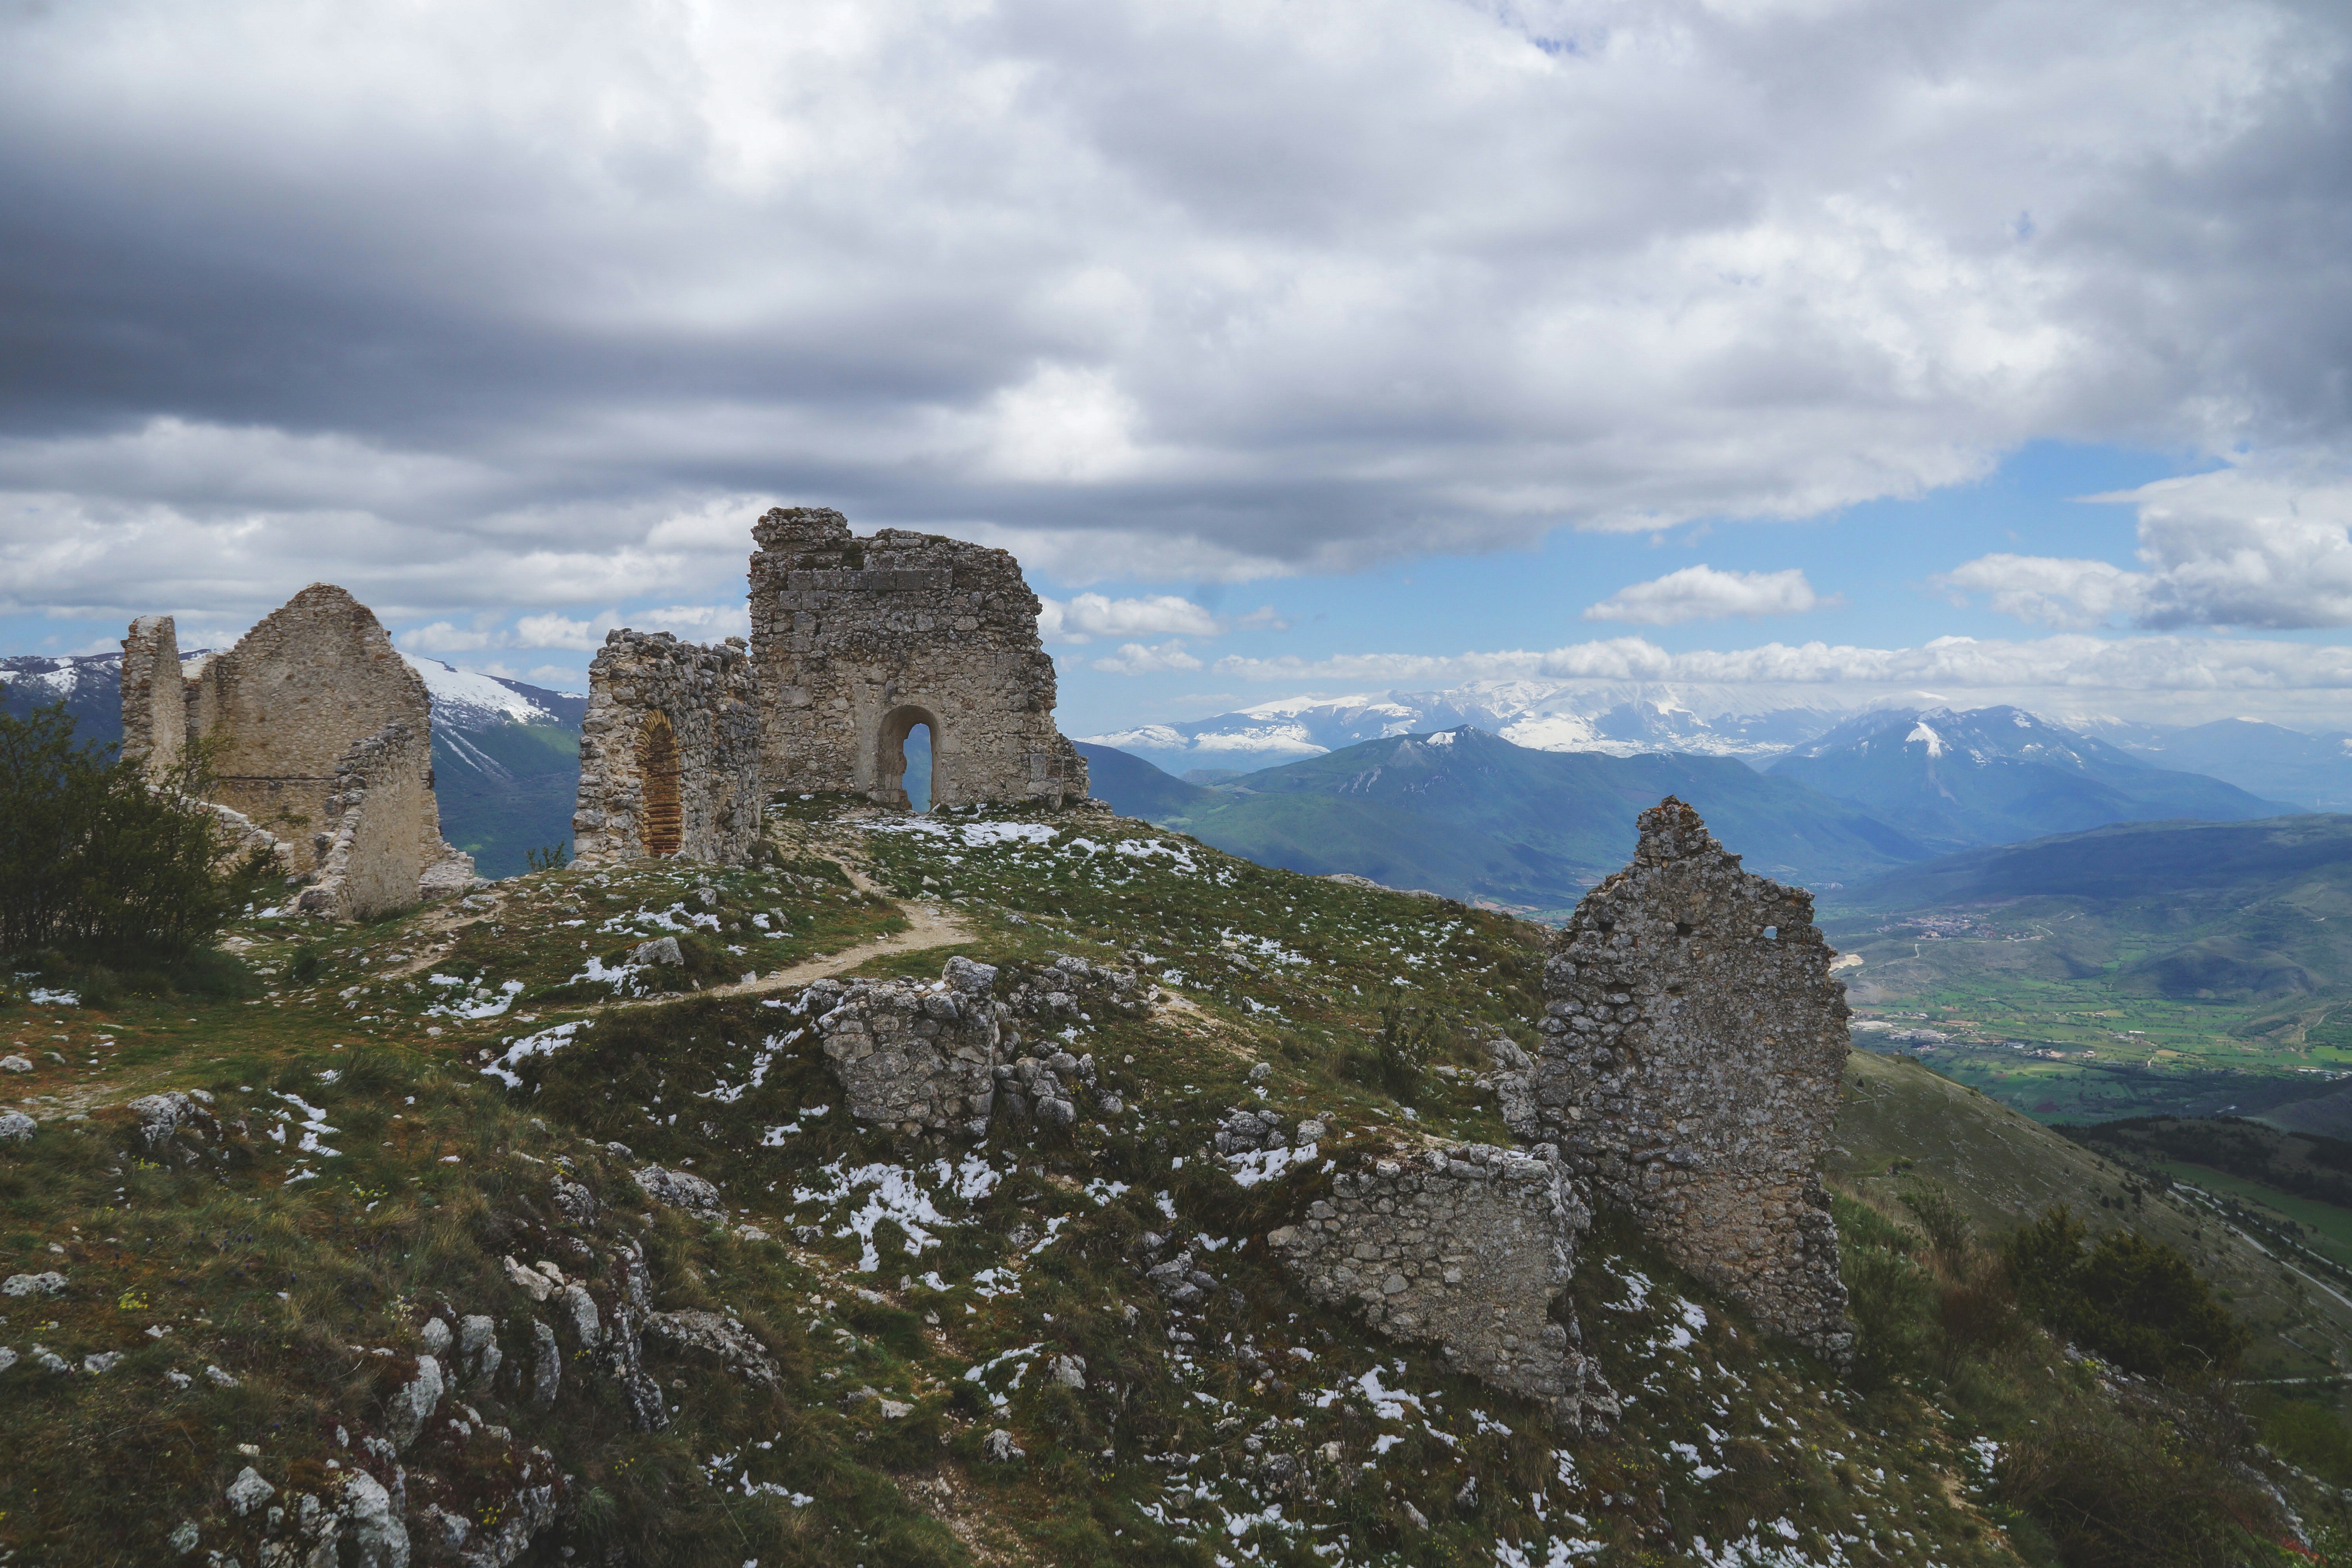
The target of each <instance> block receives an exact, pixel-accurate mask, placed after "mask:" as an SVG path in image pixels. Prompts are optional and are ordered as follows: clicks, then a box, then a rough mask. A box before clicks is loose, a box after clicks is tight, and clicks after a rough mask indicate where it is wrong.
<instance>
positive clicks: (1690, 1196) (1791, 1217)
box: [1503, 796, 1853, 1357]
mask: <svg viewBox="0 0 2352 1568" xmlns="http://www.w3.org/2000/svg"><path fill="white" fill-rule="evenodd" d="M1831 957H1832V953H1831V952H1830V949H1829V948H1828V946H1827V945H1826V944H1825V943H1824V942H1822V934H1821V932H1820V931H1818V930H1817V929H1815V927H1814V925H1813V910H1812V897H1811V894H1809V893H1806V892H1804V891H1803V890H1801V889H1795V888H1785V887H1782V886H1781V885H1780V884H1779V883H1777V882H1773V881H1769V880H1768V879H1764V878H1762V877H1758V876H1753V875H1750V874H1749V873H1748V872H1746V871H1743V870H1741V869H1740V866H1739V857H1738V856H1737V855H1731V854H1727V853H1726V852H1725V850H1724V848H1723V846H1721V845H1720V844H1718V843H1717V842H1716V841H1715V839H1714V838H1713V837H1711V836H1710V835H1709V834H1708V833H1707V831H1706V824H1705V823H1703V822H1701V821H1700V820H1699V816H1698V814H1697V813H1696V812H1695V811H1693V810H1692V809H1691V808H1690V807H1689V806H1687V805H1684V804H1683V803H1682V802H1680V801H1678V800H1675V799H1674V798H1673V797H1672V796H1669V797H1667V798H1666V799H1665V800H1664V801H1662V802H1660V803H1659V804H1658V805H1655V806H1654V807H1652V808H1651V809H1650V810H1648V811H1645V812H1643V814H1642V816H1641V842H1640V845H1639V847H1637V848H1636V849H1635V851H1634V854H1633V862H1632V863H1631V864H1630V865H1628V866H1627V867H1626V868H1625V869H1624V870H1622V871H1620V872H1618V873H1617V874H1616V875H1614V876H1612V877H1611V878H1610V879H1608V880H1607V881H1605V882H1603V883H1601V885H1600V886H1599V887H1598V888H1595V889H1593V890H1592V891H1591V893H1590V894H1589V895H1587V896H1586V898H1585V900H1584V901H1583V902H1582V903H1580V905H1578V906H1577V910H1576V913H1575V915H1574V916H1573V917H1572V918H1571V919H1570V921H1569V923H1568V925H1567V927H1566V928H1565V929H1564V930H1562V931H1561V932H1560V933H1559V936H1558V937H1557V938H1556V939H1555V941H1554V942H1553V946H1552V952H1551V954H1550V956H1549V959H1548V961H1547V962H1546V963H1545V967H1544V994H1545V997H1546V1004H1547V1005H1546V1008H1545V1017H1544V1020H1543V1024H1542V1030H1543V1045H1542V1048H1541V1050H1540V1052H1539V1053H1538V1056H1537V1058H1536V1060H1535V1063H1534V1066H1533V1070H1532V1071H1531V1072H1530V1073H1528V1075H1526V1081H1525V1082H1524V1083H1523V1084H1516V1085H1513V1086H1511V1088H1512V1090H1513V1091H1512V1092H1510V1093H1507V1094H1505V1095H1504V1096H1503V1099H1504V1101H1505V1104H1506V1106H1507V1108H1508V1109H1509V1113H1510V1119H1511V1121H1512V1122H1513V1127H1512V1131H1514V1132H1515V1133H1517V1135H1518V1136H1520V1137H1522V1138H1526V1139H1529V1140H1544V1141H1557V1142H1558V1143H1559V1147H1560V1149H1561V1150H1562V1151H1563V1152H1565V1153H1566V1155H1567V1156H1568V1158H1569V1161H1570V1164H1571V1165H1572V1166H1573V1168H1574V1169H1575V1170H1576V1171H1577V1172H1578V1173H1580V1174H1582V1175H1585V1176H1587V1177H1588V1178H1590V1179H1591V1181H1592V1182H1593V1184H1594V1185H1595V1187H1596V1189H1597V1191H1598V1193H1599V1194H1600V1195H1601V1196H1603V1197H1605V1198H1607V1199H1609V1200H1611V1201H1612V1202H1615V1203H1617V1204H1620V1205H1624V1206H1625V1207H1626V1208H1628V1209H1629V1210H1631V1211H1632V1212H1633V1215H1635V1216H1636V1218H1637V1219H1638V1220H1639V1222H1640V1223H1641V1225H1642V1226H1643V1229H1644V1230H1645V1231H1646V1232H1648V1234H1649V1235H1651V1236H1652V1237H1654V1238H1656V1239H1657V1240H1658V1241H1659V1242H1660V1243H1662V1244H1663V1245H1664V1247H1665V1249H1666V1251H1667V1252H1668V1253H1669V1254H1670V1255H1671V1256H1672V1257H1673V1258H1675V1261H1676V1262H1677V1263H1679V1264H1681V1265H1682V1266H1683V1267H1684V1268H1688V1269H1689V1270H1690V1271H1691V1272H1692V1273H1694V1274H1696V1276H1698V1277H1699V1278H1700V1279H1704V1280H1706V1282H1707V1283H1708V1284H1710V1285H1712V1286H1714V1287H1715V1288H1717V1289H1720V1290H1722V1291H1724V1292H1725V1293H1727V1294H1728V1295H1730V1296H1732V1297H1734V1298H1736V1299H1738V1300H1740V1301H1742V1302H1744V1303H1745V1304H1746V1305H1747V1306H1748V1308H1749V1310H1752V1311H1753V1312H1754V1313H1755V1315H1756V1317H1757V1320H1758V1321H1759V1322H1760V1323H1762V1324H1763V1325H1764V1326H1765V1327H1766V1328H1768V1329H1769V1330H1771V1331H1775V1332H1778V1333H1781V1334H1785V1335H1788V1336H1789V1337H1790V1338H1792V1339H1795V1340H1798V1341H1800V1342H1803V1343H1805V1344H1808V1345H1811V1346H1812V1347H1813V1348H1815V1349H1817V1350H1819V1351H1821V1352H1823V1353H1825V1354H1829V1355H1831V1356H1832V1357H1843V1355H1845V1354H1846V1353H1847V1352H1848V1350H1849V1349H1850V1348H1851V1345H1852V1342H1853V1335H1852V1332H1851V1331H1850V1330H1849V1329H1848V1327H1847V1325H1846V1322H1845V1316H1844V1312H1845V1291H1844V1289H1843V1286H1842V1285H1841V1284H1840V1283H1839V1280H1838V1263H1837V1230H1836V1227H1835V1226H1834V1225H1833V1224H1832V1222H1831V1219H1830V1213H1829V1200H1828V1198H1827V1196H1826V1195H1825V1194H1823V1192H1822V1185H1821V1179H1820V1174H1819V1171H1820V1163H1821V1152H1822V1143H1823V1142H1824V1141H1825V1139H1826V1138H1827V1136H1828V1134H1829V1131H1830V1127H1831V1124H1832V1119H1833V1118H1834V1116H1835V1115H1836V1112H1837V1108H1838V1095H1839V1079H1840V1076H1841V1074H1842V1072H1843V1068H1844V1064H1845V1056H1846V1018H1847V1009H1846V1005H1845V987H1844V986H1843V984H1841V983H1839V982H1838V981H1835V980H1832V979H1831V978H1830V973H1829V963H1830V959H1831Z"/></svg>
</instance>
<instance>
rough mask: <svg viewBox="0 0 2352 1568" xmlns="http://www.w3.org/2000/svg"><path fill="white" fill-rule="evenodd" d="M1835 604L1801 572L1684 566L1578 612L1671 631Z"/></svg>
mask: <svg viewBox="0 0 2352 1568" xmlns="http://www.w3.org/2000/svg"><path fill="white" fill-rule="evenodd" d="M1840 602H1841V601H1840V600H1839V599H1837V598H1836V597H1834V596H1832V597H1831V598H1828V599H1823V598H1822V597H1821V596H1819V595H1816V594H1815V593H1814V592H1813V585H1812V584H1811V583H1808V582H1807V581H1805V574H1804V573H1803V572H1801V571H1800V570H1798V569H1796V568H1794V567H1791V568H1790V569H1789V570H1788V571H1786V572H1718V571H1717V570H1716V569H1715V568H1714V567H1712V566H1706V565H1698V566H1685V567H1684V568H1683V569H1682V570H1681V571H1679V572H1669V573H1667V574H1665V575H1664V576H1663V577H1658V578H1654V579H1653V580H1651V581H1650V582H1647V583H1636V584H1633V586H1632V587H1630V588H1620V589H1618V590H1617V592H1615V593H1613V594H1612V595H1609V596H1608V597H1607V598H1605V599H1603V600H1601V602H1600V603H1599V604H1597V605H1593V606H1592V607H1591V608H1590V609H1588V610H1586V611H1585V612H1584V618H1585V619H1586V620H1588V621H1633V622H1636V623H1638V624H1640V625H1643V626H1675V625H1677V624H1679V623H1681V622H1683V621H1715V620H1721V619H1723V618H1724V617H1726V616H1795V615H1802V614H1803V613H1804V612H1805V611H1807V610H1814V609H1820V608H1822V607H1824V606H1826V605H1835V604H1838V603H1840Z"/></svg>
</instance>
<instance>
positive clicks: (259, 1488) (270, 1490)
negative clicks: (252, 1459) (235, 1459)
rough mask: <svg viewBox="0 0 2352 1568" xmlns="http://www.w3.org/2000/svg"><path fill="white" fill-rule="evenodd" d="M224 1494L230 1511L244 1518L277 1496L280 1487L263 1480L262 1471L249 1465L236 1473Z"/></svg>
mask: <svg viewBox="0 0 2352 1568" xmlns="http://www.w3.org/2000/svg"><path fill="white" fill-rule="evenodd" d="M223 1495H224V1496H225V1497H226V1498H227V1499H228V1507H229V1511H230V1512H231V1513H234V1514H236V1516H237V1517H238V1518H239V1519H243V1518H244V1517H245V1516H246V1515H247V1514H249V1513H251V1512H252V1511H253V1510H255V1509H257V1508H259V1507H260V1506H261V1505H262V1504H263V1503H266V1502H268V1500H270V1499H271V1498H273V1497H276V1496H277V1495H278V1489H277V1488H276V1487H273V1486H271V1485H270V1484H269V1483H268V1481H265V1480H263V1479H261V1475H260V1472H259V1471H257V1470H256V1469H255V1468H253V1467H252V1466H251V1465H247V1466H246V1467H245V1468H243V1469H241V1470H239V1471H238V1472H237V1473H236V1479H235V1480H233V1481H231V1482H229V1484H228V1490H227V1491H226V1492H225V1493H224V1494H223Z"/></svg>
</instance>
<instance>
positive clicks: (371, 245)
mask: <svg viewBox="0 0 2352 1568" xmlns="http://www.w3.org/2000/svg"><path fill="white" fill-rule="evenodd" d="M2347 69H2352V11H2347V8H2346V7H2345V6H2344V5H2342V4H2341V3H2340V0H2326V3H2311V4H2293V3H2273V0H2263V3H2243V0H2194V3H2189V4H2169V3H2167V0H2070V3H2069V4H2067V5H2050V4H2048V3H2047V0H2030V3H2022V4H2011V3H2003V0H1977V3H1969V4H1954V3H1937V0H1569V3H1558V4H1554V3H1546V0H1536V3H1530V4H1525V5H1522V4H1516V3H1508V0H1506V3H1502V4H1491V3H1489V4H1478V3H1467V0H1285V3H1274V0H1249V3H1247V4H1241V3H1224V4H1221V3H1218V0H1197V3H1187V0H1149V3H1146V0H1083V3H1080V0H996V3H987V0H935V3H934V4H930V5H908V4H903V3H901V0H844V3H840V4H827V3H825V0H803V3H802V4H799V5H793V6H787V7H778V6H774V5H749V4H741V5H738V4H730V3H728V0H642V3H630V0H565V3H564V4H562V5H555V4H547V5H536V4H531V3H530V0H510V3H508V4H504V5H494V6H483V5H454V4H436V3H435V0H410V3H405V4H402V5H379V6H369V7H352V6H333V5H316V4H311V3H309V0H301V3H279V0H211V3H209V4H207V5H202V6H192V5H185V4H180V3H173V4H162V3H147V4H141V3H112V0H72V3H70V4H65V3H50V0H0V651H9V652H47V653H63V652H77V651H93V650H96V649H99V648H100V647H108V646H110V645H111V639H113V638H115V637H120V635H121V624H122V622H123V621H124V620H125V619H126V618H127V617H128V616H130V615H131V614H133V613H136V612H141V611H146V610H156V609H163V610H170V611H172V612H174V613H176V614H177V615H178V616H180V617H181V621H182V626H183V632H182V643H183V646H189V645H190V643H191V642H192V641H194V642H202V641H205V640H207V639H210V640H220V639H225V638H226V637H232V636H234V635H235V634H236V632H237V631H239V630H241V629H242V628H243V627H244V626H247V625H249V624H250V623H251V621H252V620H253V619H254V618H255V617H256V616H258V615H259V614H261V613H263V612H265V611H266V610H268V608H269V607H271V606H272V605H276V604H277V603H278V602H280V601H281V600H282V599H284V598H285V597H286V596H287V595H289V594H290V593H291V592H292V591H293V590H294V589H296V588H298V587H299V586H300V585H301V584H304V583H306V582H310V581H312V580H317V579H325V580H330V581H334V582H339V583H341V584H344V585H345V586H347V587H349V588H351V589H352V591H353V592H355V593H357V594H359V595H361V596H362V598H363V599H365V600H367V601H368V602H369V603H370V604H372V605H374V606H375V607H376V609H377V610H378V612H379V613H380V614H381V615H383V617H384V619H385V621H386V622H387V623H388V624H390V625H391V626H394V629H395V632H396V634H397V635H398V637H400V640H401V642H402V644H403V646H404V647H408V648H409V649H411V650H412V651H415V652H418V653H431V654H436V655H438V656H440V657H443V658H448V659H449V660H451V661H452V662H455V663H457V664H460V665H465V666H469V667H472V668H485V669H491V670H494V671H498V672H501V673H509V674H515V675H521V676H525V677H536V678H538V679H544V680H547V681H550V682H552V683H570V684H575V685H576V684H577V683H578V680H579V671H580V670H581V669H582V668H583V667H584V664H585V661H586V658H587V657H588V654H589V650H591V649H592V648H593V645H594V643H595V642H596V640H597V639H599V638H600V637H601V636H602V634H603V631H604V629H605V628H606V627H608V626H613V625H616V624H629V625H636V626H668V627H670V628H672V629H676V630H678V631H681V632H686V633H692V634H695V635H699V636H703V637H718V636H723V635H726V634H727V633H729V632H731V631H736V630H740V628H741V626H742V625H743V613H742V603H741V590H742V583H741V569H742V558H743V554H744V552H745V551H746V549H747V547H748V531H749V525H750V522H751V519H752V518H753V517H754V516H756V515H757V513H758V512H759V511H760V510H762V509H763V508H764V507H766V506H768V505H771V504H775V503H777V502H780V501H781V502H795V503H807V504H824V505H833V506H837V507H839V508H841V509H842V510H844V511H845V512H847V513H848V514H849V515H850V517H851V519H852V521H854V522H855V523H856V524H857V525H858V526H859V527H860V528H861V529H865V528H872V527H878V526H900V527H914V528H923V529H929V530H935V531H945V532H952V533H957V534H961V535H963V536H965V537H969V538H975V539H981V540H985V541H988V542H993V543H1000V544H1003V545H1005V546H1008V547H1010V548H1012V549H1013V550H1015V551H1016V552H1019V554H1020V555H1021V557H1022V559H1023V561H1024V563H1025V564H1026V565H1027V567H1028V570H1029V574H1030V580H1031V582H1032V584H1033V585H1034V586H1035V587H1036V588H1037V590H1038V591H1039V593H1040V594H1041V595H1045V598H1046V600H1047V611H1046V616H1045V629H1046V630H1047V632H1048V634H1049V637H1052V638H1053V639H1054V644H1055V652H1056V654H1057V655H1058V656H1059V657H1060V658H1061V662H1062V667H1063V668H1064V670H1065V708H1066V720H1067V721H1066V727H1067V728H1069V729H1071V730H1073V731H1078V732H1085V731H1090V730H1095V729H1102V728H1108V727H1111V726H1113V725H1115V724H1118V723H1123V722H1128V721H1139V720H1148V719H1168V718H1186V717H1198V716H1201V715H1203V714H1206V713H1209V712H1213V711H1216V710H1220V709H1223V708H1229V707H1233V706H1236V705H1239V704H1242V703H1246V702H1254V701H1259V700H1265V699H1267V698H1271V697H1276V696H1282V695H1287V694H1291V693H1295V692H1304V691H1322V692H1337V691H1341V690H1349V689H1376V688H1379V687H1382V686H1391V685H1405V686H1409V687H1428V686H1433V685H1444V684H1450V683H1453V682H1454V681H1457V680H1461V679H1479V678H1496V677H1504V678H1508V677H1520V676H1526V677H1538V676H1574V675H1598V676H1623V677H1638V678H1642V679H1670V680H1673V679H1683V680H1701V679H1703V680H1707V681H1713V682H1719V683H1729V684H1732V685H1738V684H1740V683H1753V684H1757V685H1759V688H1761V687H1762V686H1765V685H1771V686H1773V687H1774V688H1775V689H1779V688H1782V687H1789V688H1803V689H1813V690H1817V691H1819V692H1821V693H1822V694H1824V695H1825V696H1827V697H1828V698H1829V699H1830V700H1846V699H1848V698H1853V697H1857V696H1867V695H1868V694H1870V693H1873V692H1882V693H1883V692H1885V691H1891V690H1898V689H1922V690H1928V689H1932V690H1934V691H1936V692H1937V693H1938V694H1939V695H1943V696H1946V697H1948V698H1951V699H1954V700H1976V699H1978V698H1990V697H1993V696H2000V697H2004V698H2024V699H2026V700H2035V701H2038V702H2039V703H2040V705H2042V706H2044V707H2049V708H2058V709H2073V710H2088V709H2091V708H2105V709H2109V710H2117V711H2130V712H2133V713H2136V714H2137V715H2139V716H2143V717H2165V716H2168V715H2178V716H2181V717H2206V716H2211V715H2213V714H2216V713H2220V712H2227V711H2260V712H2264V713H2269V714H2271V715H2272V716H2274V717H2280V718H2283V719H2286V720H2288V721H2295V722H2304V723H2307V724H2309V725H2311V726H2313V727H2318V726H2321V725H2327V726H2341V725H2352V643H2348V642H2347V636H2346V628H2347V626H2352V541H2347V523H2352V199H2347V198H2352V135H2347V131H2352V79H2347Z"/></svg>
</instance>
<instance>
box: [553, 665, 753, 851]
mask: <svg viewBox="0 0 2352 1568" xmlns="http://www.w3.org/2000/svg"><path fill="white" fill-rule="evenodd" d="M764 798H765V792H764V789H763V786H762V784H761V777H760V717H759V698H758V689H757V686H756V684H755V683H754V681H753V679H752V673H751V657H750V655H749V654H748V653H747V652H746V651H745V649H744V646H743V643H742V641H741V640H740V638H730V639H729V641H728V643H727V645H726V646H724V647H703V646H702V645H700V644H698V643H688V642H680V641H678V639H677V638H676V637H672V636H670V635H669V634H668V633H667V632H651V633H647V632H635V631H628V630H625V629H624V630H620V631H615V632H612V633H610V634H608V635H607V636H606V637H605V638H604V648H603V649H602V651H600V652H599V653H598V654H597V655H596V658H595V661H594V662H593V664H591V665H590V666H589V667H588V713H587V717H586V718H585V719H584V720H583V721H582V724H581V726H580V795H579V803H578V805H577V806H576V807H575V808H574V810H573V814H572V858H573V859H574V860H576V861H578V862H580V863H581V864H583V865H591V866H593V865H605V864H610V863H612V862H614V861H618V860H626V859H631V858H635V857H638V856H646V855H656V856H667V855H676V856H680V857H683V858H687V859H689V860H707V861H711V862H714V863H716V864H719V865H732V864H735V863H737V862H740V861H741V860H742V859H743V858H745V857H747V856H748V855H750V854H751V848H752V847H753V846H754V845H756V844H757V843H758V842H759V841H760V808H761V802H762V801H763V800H764Z"/></svg>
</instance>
